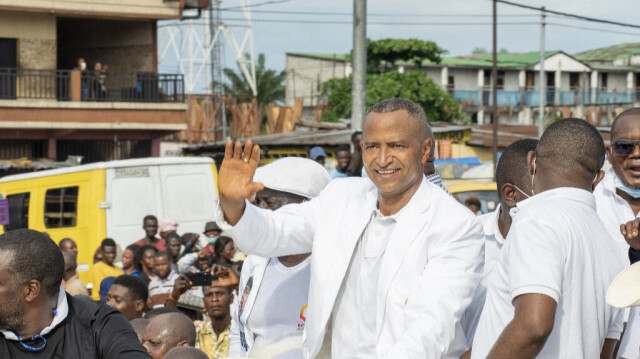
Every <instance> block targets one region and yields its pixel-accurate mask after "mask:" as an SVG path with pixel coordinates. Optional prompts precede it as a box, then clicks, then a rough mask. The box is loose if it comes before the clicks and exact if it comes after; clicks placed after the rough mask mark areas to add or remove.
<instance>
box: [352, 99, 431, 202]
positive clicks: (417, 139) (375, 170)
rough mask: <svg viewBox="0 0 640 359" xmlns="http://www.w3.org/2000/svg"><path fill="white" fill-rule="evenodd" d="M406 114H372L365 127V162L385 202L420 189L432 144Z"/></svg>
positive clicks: (363, 153)
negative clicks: (387, 199) (385, 199)
mask: <svg viewBox="0 0 640 359" xmlns="http://www.w3.org/2000/svg"><path fill="white" fill-rule="evenodd" d="M425 137H426V136H425V135H424V129H422V128H421V124H420V123H419V121H418V120H415V119H413V118H411V117H410V115H409V113H408V112H407V111H405V110H400V111H394V112H388V113H375V112H372V113H369V115H367V117H366V119H365V122H364V125H363V144H364V147H363V152H362V159H363V162H364V165H365V170H366V171H367V175H368V176H369V178H370V179H371V180H372V181H373V183H374V184H375V185H376V187H377V188H378V192H379V194H380V196H381V197H382V198H389V199H391V198H394V197H395V198H404V197H406V196H407V195H408V198H407V201H408V199H409V198H411V195H412V194H413V193H414V192H415V190H416V189H417V188H418V187H419V186H420V183H421V181H422V177H423V173H422V171H423V166H424V164H425V163H426V162H427V157H428V156H429V149H430V145H431V144H430V140H428V137H427V138H425Z"/></svg>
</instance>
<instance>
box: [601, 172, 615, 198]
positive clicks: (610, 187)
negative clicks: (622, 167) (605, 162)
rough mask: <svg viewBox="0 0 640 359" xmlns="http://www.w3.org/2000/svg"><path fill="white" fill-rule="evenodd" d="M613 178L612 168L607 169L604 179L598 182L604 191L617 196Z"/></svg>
mask: <svg viewBox="0 0 640 359" xmlns="http://www.w3.org/2000/svg"><path fill="white" fill-rule="evenodd" d="M615 176H616V173H615V171H614V170H613V167H611V168H609V170H608V171H607V172H606V173H605V174H604V177H603V178H602V181H601V182H600V184H599V185H600V186H602V188H603V189H604V190H607V191H609V192H612V193H613V194H617V193H616V184H615V181H614V180H615Z"/></svg>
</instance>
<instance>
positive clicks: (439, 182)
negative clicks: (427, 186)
mask: <svg viewBox="0 0 640 359" xmlns="http://www.w3.org/2000/svg"><path fill="white" fill-rule="evenodd" d="M427 181H429V182H431V183H433V184H434V185H436V186H438V187H440V188H442V190H443V191H445V192H447V193H448V194H451V193H449V191H447V188H446V187H445V186H444V185H443V184H442V178H440V175H439V174H438V173H437V172H434V173H432V174H430V175H428V176H427Z"/></svg>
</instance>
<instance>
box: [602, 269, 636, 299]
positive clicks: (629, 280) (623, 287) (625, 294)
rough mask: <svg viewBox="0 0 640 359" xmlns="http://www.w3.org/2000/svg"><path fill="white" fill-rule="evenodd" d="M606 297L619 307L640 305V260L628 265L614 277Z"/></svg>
mask: <svg viewBox="0 0 640 359" xmlns="http://www.w3.org/2000/svg"><path fill="white" fill-rule="evenodd" d="M606 299H607V303H609V304H610V305H612V306H614V307H617V308H625V307H635V306H638V305H640V262H638V263H636V264H634V265H632V266H630V267H627V268H626V269H625V270H623V271H622V272H620V273H619V274H618V275H617V276H616V277H615V278H614V279H613V281H612V282H611V285H609V289H608V290H607V297H606Z"/></svg>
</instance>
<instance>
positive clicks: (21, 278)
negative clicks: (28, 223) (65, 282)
mask: <svg viewBox="0 0 640 359" xmlns="http://www.w3.org/2000/svg"><path fill="white" fill-rule="evenodd" d="M2 252H4V254H3V255H2V257H3V258H4V261H5V263H7V264H10V265H8V266H7V268H8V269H9V271H10V272H11V273H12V274H13V275H14V276H15V279H16V282H18V283H26V282H28V281H30V280H34V279H35V280H37V281H38V282H40V286H41V287H42V288H43V289H44V293H45V294H46V295H47V296H48V297H49V298H51V299H57V298H58V293H59V291H60V282H61V281H62V276H63V275H64V257H63V256H62V252H61V251H60V248H59V247H58V245H56V243H55V242H54V241H53V240H52V239H51V238H50V237H48V236H46V235H44V234H42V233H40V232H38V231H34V230H31V229H16V230H13V231H9V232H6V233H4V234H2V235H0V253H2Z"/></svg>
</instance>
